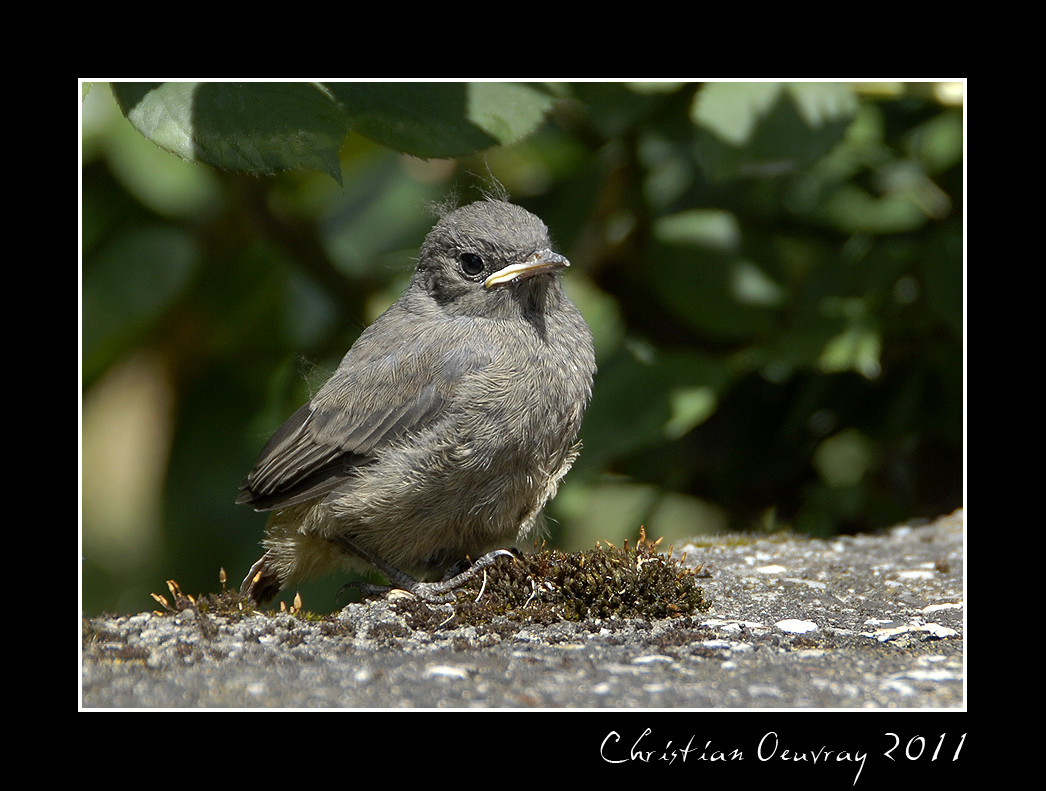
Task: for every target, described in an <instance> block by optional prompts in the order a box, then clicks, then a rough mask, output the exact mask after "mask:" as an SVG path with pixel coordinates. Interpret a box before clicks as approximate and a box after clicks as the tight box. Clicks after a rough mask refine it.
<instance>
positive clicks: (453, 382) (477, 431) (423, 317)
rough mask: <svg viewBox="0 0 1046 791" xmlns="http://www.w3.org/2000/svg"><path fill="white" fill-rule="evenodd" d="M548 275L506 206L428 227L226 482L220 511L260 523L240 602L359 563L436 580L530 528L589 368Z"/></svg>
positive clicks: (567, 450)
mask: <svg viewBox="0 0 1046 791" xmlns="http://www.w3.org/2000/svg"><path fill="white" fill-rule="evenodd" d="M565 266H568V263H567V261H566V259H565V258H563V257H562V256H560V255H558V254H556V253H554V252H552V250H551V245H550V242H549V237H548V229H547V228H546V227H545V225H544V223H542V222H541V220H539V219H538V218H537V217H535V216H534V215H533V214H531V213H530V212H528V211H526V210H525V209H522V208H520V207H519V206H515V205H513V204H510V203H505V202H503V201H497V200H486V201H480V202H477V203H473V204H470V205H468V206H465V207H463V208H460V209H457V210H456V211H453V212H452V213H450V214H447V215H446V216H444V217H443V218H442V219H441V220H440V221H439V222H438V223H437V224H436V226H435V227H434V228H433V229H432V231H431V232H430V233H429V235H428V236H427V237H426V239H425V242H424V243H423V244H422V246H421V254H420V257H419V260H418V265H417V268H416V269H415V271H414V276H413V278H412V280H411V284H410V287H409V288H408V289H407V291H406V292H405V293H404V294H403V296H402V297H401V298H400V299H399V300H398V301H397V302H396V303H395V304H394V305H393V306H392V307H390V308H389V309H388V310H387V311H386V312H385V313H383V314H382V315H381V316H380V317H378V319H377V320H376V321H375V322H374V324H372V325H371V326H370V327H368V328H367V329H366V330H365V331H364V332H363V334H362V335H360V337H359V339H358V340H357V341H356V343H355V344H354V345H353V346H352V348H351V349H349V351H348V353H347V354H346V355H345V357H344V359H343V360H342V361H341V364H340V365H339V366H338V370H337V371H335V372H334V375H333V376H332V377H331V378H330V379H329V380H328V381H327V383H326V384H325V385H324V386H323V387H322V388H321V389H320V391H319V392H318V393H317V394H316V395H315V397H314V398H313V399H312V400H311V401H310V402H309V403H308V404H306V405H305V406H303V407H302V408H301V409H299V410H298V411H297V412H295V413H294V415H292V416H291V418H290V419H289V420H288V421H287V422H286V423H285V424H284V425H283V426H282V427H280V428H279V429H278V430H277V431H276V433H275V434H274V435H273V436H272V438H271V439H270V440H269V441H268V443H267V444H266V445H265V447H264V448H263V449H262V452H261V455H260V457H259V458H258V462H257V464H256V465H255V467H254V469H253V470H252V471H251V472H250V473H249V474H248V475H247V478H246V479H245V480H244V482H243V483H242V484H241V486H240V496H239V498H238V499H237V502H238V503H247V504H250V505H252V506H254V508H255V509H256V510H259V511H272V512H273V513H272V516H271V518H270V520H269V524H268V527H267V535H266V538H265V541H264V542H263V543H264V546H265V549H266V552H265V555H264V556H263V557H262V558H261V559H260V560H259V561H258V562H257V563H255V564H254V566H253V567H252V568H251V570H250V573H249V574H248V575H247V578H246V579H245V580H244V581H243V586H242V588H241V590H242V591H243V593H244V594H245V595H246V596H248V597H250V598H251V599H252V600H254V601H255V602H257V603H259V604H261V603H265V602H267V601H269V600H270V599H272V598H273V597H274V596H275V595H276V594H277V593H279V592H280V591H282V590H285V589H287V588H291V587H293V586H295V585H297V584H298V583H300V582H301V581H302V580H304V579H307V578H310V577H314V576H318V575H320V574H324V573H328V572H331V571H335V570H338V569H345V570H348V569H357V570H360V569H365V568H367V567H369V566H370V565H376V566H378V567H379V568H380V569H382V570H383V571H384V572H385V573H386V576H390V577H393V579H392V580H391V581H392V582H393V584H394V585H397V586H400V587H406V588H409V589H414V588H415V585H414V584H413V583H414V582H415V581H414V580H413V579H412V578H411V577H410V576H407V574H402V575H400V576H399V577H397V576H396V573H395V572H396V570H397V569H398V570H401V571H402V572H407V573H409V574H412V575H417V576H418V577H422V578H432V577H436V578H438V577H439V576H441V575H442V574H443V572H444V571H446V570H447V569H448V567H450V566H452V565H453V564H454V563H456V562H458V561H461V560H462V559H464V558H465V557H466V556H467V557H469V558H472V559H476V558H478V557H479V556H480V555H481V554H482V553H484V552H487V551H488V550H490V549H493V548H495V547H500V546H504V545H505V544H511V543H513V542H517V541H522V540H523V539H525V538H526V537H527V536H528V535H530V534H531V533H532V531H533V530H534V528H535V526H536V525H537V523H538V521H539V517H540V514H541V509H542V507H543V506H544V505H545V503H546V502H547V501H548V500H549V499H550V498H551V497H552V496H553V495H554V494H555V493H556V489H557V488H558V486H559V482H560V480H561V479H562V478H563V476H564V475H565V474H566V472H567V470H569V469H570V466H571V464H573V462H574V459H575V458H576V456H577V452H578V445H576V444H575V440H576V437H577V433H578V429H579V427H580V425H581V417H582V414H583V412H584V410H585V407H586V405H587V404H588V400H589V398H590V396H591V391H592V377H593V374H594V373H595V367H596V366H595V357H594V354H593V350H592V334H591V332H590V331H589V328H588V325H587V324H585V321H584V319H583V318H582V317H581V314H580V313H579V312H578V310H577V308H576V307H575V306H574V304H573V303H572V302H571V301H570V300H569V299H568V298H567V296H566V295H565V294H564V293H563V289H562V286H561V285H560V282H559V276H558V274H557V273H556V270H558V269H560V268H562V267H565ZM388 566H391V567H393V568H392V569H391V570H390V569H388V568H387V567H388ZM424 591H425V586H420V588H419V589H418V590H417V591H416V592H420V593H424Z"/></svg>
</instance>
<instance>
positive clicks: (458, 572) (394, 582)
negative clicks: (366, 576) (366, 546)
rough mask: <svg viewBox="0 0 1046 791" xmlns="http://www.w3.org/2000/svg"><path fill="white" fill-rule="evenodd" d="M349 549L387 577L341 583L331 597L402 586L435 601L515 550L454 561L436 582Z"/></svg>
mask: <svg viewBox="0 0 1046 791" xmlns="http://www.w3.org/2000/svg"><path fill="white" fill-rule="evenodd" d="M338 543H340V544H342V546H345V545H346V543H348V542H345V541H341V540H339V542H338ZM352 551H353V552H354V553H355V554H359V555H361V556H362V557H364V559H365V560H367V561H368V562H369V563H371V564H372V565H373V566H374V567H375V568H376V569H377V570H378V571H380V572H381V573H382V574H384V575H385V577H386V578H388V580H389V584H388V585H375V584H373V583H370V582H349V583H346V584H345V585H342V586H341V588H340V589H339V590H338V595H337V596H336V597H335V601H338V600H339V599H341V596H342V594H343V593H345V591H347V590H350V589H352V588H355V589H357V590H358V591H360V593H362V594H363V595H364V596H377V595H380V594H383V593H388V592H389V591H393V590H403V591H407V592H408V593H411V594H413V595H414V596H417V597H418V598H419V599H421V600H422V601H427V602H430V603H433V604H438V603H440V602H446V601H450V600H451V599H452V598H453V593H454V591H456V590H457V589H458V588H460V587H461V586H462V585H464V584H465V583H466V582H468V581H469V580H470V579H472V578H473V577H475V576H476V575H477V574H478V573H479V572H481V571H483V570H484V569H485V568H487V567H488V566H491V565H492V564H493V563H494V562H495V561H497V559H498V558H500V557H509V558H514V557H515V554H514V553H512V552H510V551H509V550H507V549H495V550H494V551H493V552H488V553H487V554H486V555H484V556H483V557H481V558H479V559H478V560H476V561H475V562H474V563H471V564H469V563H468V561H467V560H463V561H459V562H458V563H455V564H454V565H453V566H451V567H450V568H449V569H448V570H447V574H446V576H445V577H444V578H443V579H442V580H440V581H439V582H421V581H419V580H417V579H415V578H414V577H412V576H411V575H410V574H407V573H406V572H403V571H400V570H399V569H398V568H396V567H395V566H391V565H389V564H388V563H386V562H385V561H383V560H381V559H380V558H376V557H374V556H370V555H369V554H368V555H364V554H363V553H361V552H360V551H359V550H358V549H355V548H354V549H353V550H352Z"/></svg>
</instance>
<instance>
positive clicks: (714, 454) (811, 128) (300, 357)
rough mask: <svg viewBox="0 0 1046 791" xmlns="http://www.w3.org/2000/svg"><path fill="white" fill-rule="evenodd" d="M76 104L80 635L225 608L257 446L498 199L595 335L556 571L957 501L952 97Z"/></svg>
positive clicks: (250, 534)
mask: <svg viewBox="0 0 1046 791" xmlns="http://www.w3.org/2000/svg"><path fill="white" fill-rule="evenodd" d="M110 89H112V90H110ZM84 94H85V96H84V101H83V106H82V109H81V114H82V170H81V198H82V200H81V224H82V234H81V243H82V270H81V292H80V298H81V353H82V400H83V408H82V435H81V438H82V462H83V472H82V484H83V485H82V491H83V507H82V517H83V531H82V536H83V585H84V587H83V592H84V598H83V609H84V611H85V612H87V613H96V612H99V611H101V610H111V611H117V612H137V611H140V610H142V609H146V608H148V607H149V606H151V601H152V600H151V599H150V598H149V593H150V592H153V591H156V590H159V589H161V588H162V581H163V580H165V579H169V578H171V577H176V578H177V579H178V580H179V581H180V582H181V583H182V585H183V587H184V588H185V589H186V590H190V591H193V592H196V591H201V592H208V591H213V590H214V589H215V588H216V587H217V578H218V569H219V567H220V566H224V567H225V568H226V569H227V570H228V574H229V577H230V580H234V581H236V580H239V579H240V578H241V577H242V574H243V573H245V572H246V570H247V568H248V567H249V566H250V563H251V562H252V561H253V560H254V559H255V558H256V557H257V555H258V553H259V547H258V542H259V541H260V539H261V536H262V530H263V525H264V522H265V517H264V516H263V515H260V514H256V513H254V512H252V511H250V509H247V508H243V507H237V506H234V505H233V500H234V499H235V496H236V493H237V486H238V484H239V482H240V480H241V479H242V477H243V475H244V474H245V473H246V472H247V470H248V469H250V467H251V465H252V464H253V462H254V459H255V457H256V454H257V453H258V451H259V450H260V448H261V446H262V444H263V443H264V441H265V439H266V438H267V437H268V435H269V434H270V433H271V432H272V431H273V430H274V429H275V428H276V427H277V426H278V425H279V424H280V423H281V422H282V421H283V420H284V419H285V418H286V417H288V416H289V415H290V414H291V413H292V412H293V411H294V410H295V409H296V408H297V407H298V406H300V404H301V403H303V402H304V401H305V400H306V399H307V398H308V397H309V394H310V392H313V391H315V389H316V388H317V387H318V386H319V384H321V383H322V381H323V380H324V378H325V377H326V376H327V375H328V374H329V373H330V372H331V371H333V369H334V368H335V367H336V366H337V363H338V361H339V360H340V358H341V356H342V354H344V352H345V350H346V349H347V348H348V347H349V346H350V345H351V343H352V341H353V340H354V339H355V337H356V336H357V335H358V333H359V332H360V331H361V330H362V329H363V327H364V326H366V325H367V324H368V323H369V322H371V321H372V320H373V319H374V318H375V317H376V316H377V315H378V314H379V313H380V312H381V311H382V310H383V309H384V308H385V307H387V306H388V305H389V304H390V303H391V302H392V301H393V300H394V299H395V298H396V297H397V296H398V295H399V293H401V291H402V289H403V288H404V287H405V285H406V283H407V280H408V278H409V276H410V272H411V269H412V266H413V261H414V256H415V255H416V251H417V248H418V246H419V245H420V243H421V240H422V239H423V238H424V235H425V233H426V232H427V231H428V230H429V228H430V227H431V226H432V224H433V223H434V221H435V220H434V217H433V216H432V215H431V214H430V213H429V211H428V206H429V204H430V203H431V202H434V201H440V200H443V199H445V198H446V197H447V196H448V195H456V196H457V197H458V199H459V200H460V201H461V202H468V201H471V200H476V199H479V198H480V197H481V196H482V194H483V191H484V189H487V188H489V187H490V186H491V184H492V183H493V181H494V180H496V181H497V182H500V183H501V184H502V185H504V187H505V188H506V189H507V190H508V192H509V193H510V195H511V196H512V198H513V200H515V201H516V202H517V203H520V204H521V205H523V206H526V207H527V208H528V209H530V210H531V211H533V212H535V213H536V214H538V215H539V216H540V217H541V218H542V219H544V220H545V222H546V223H547V224H548V225H549V227H550V229H551V231H552V234H553V239H554V241H555V242H556V244H557V247H558V248H559V249H560V250H561V251H562V252H563V253H565V254H566V255H567V256H568V257H569V258H570V260H571V263H572V266H571V268H570V270H569V271H568V272H567V273H566V275H565V278H564V281H565V284H566V287H567V289H568V291H569V292H570V294H571V296H572V297H573V298H574V300H575V301H576V302H577V304H578V306H579V307H580V308H581V310H582V313H584V315H585V317H586V318H587V319H588V321H589V324H590V325H591V326H592V329H593V331H594V334H595V337H596V347H597V355H598V362H599V374H598V375H597V379H596V385H595V395H594V398H593V402H592V405H591V407H590V409H589V411H588V413H587V415H586V418H585V424H584V428H583V431H582V437H583V439H584V443H585V447H584V451H583V452H582V455H581V458H580V459H579V461H578V463H577V465H576V466H575V468H574V470H573V471H572V472H571V473H570V475H569V476H567V479H566V481H565V483H564V486H563V487H562V489H561V491H560V495H559V497H558V498H557V499H556V500H555V501H554V503H553V504H552V505H551V507H550V508H549V515H550V517H551V519H550V535H551V541H552V543H554V544H555V545H557V546H560V547H561V548H563V549H567V550H571V549H578V548H590V547H591V546H593V544H594V543H595V541H596V540H597V539H605V540H609V541H610V542H613V543H614V544H617V545H620V544H621V543H622V541H623V540H624V539H625V538H633V539H634V538H635V537H636V536H637V535H638V532H639V526H640V525H641V524H643V525H646V529H647V534H648V535H650V536H651V537H652V538H657V537H659V536H665V537H666V542H665V545H667V544H668V543H670V542H672V541H675V542H677V544H678V543H680V542H681V541H682V539H684V538H686V537H688V536H691V535H694V534H696V533H701V532H714V531H719V530H751V529H761V530H776V529H781V528H792V529H795V530H797V531H802V532H806V533H810V534H814V535H830V534H834V533H845V532H857V531H869V530H874V529H876V528H879V527H884V526H887V525H891V524H894V523H897V522H899V521H904V520H907V519H910V518H914V517H933V516H937V515H939V514H941V513H945V512H949V511H951V510H953V509H954V508H956V507H958V506H959V505H960V504H961V502H962V498H963V470H964V467H963V447H964V434H965V420H964V391H965V388H964V344H963V329H964V328H963V318H964V272H963V260H964V259H963V253H964V249H963V244H964V232H963V218H962V208H963V189H964V168H963V151H964V137H963V135H964V123H963V106H962V86H961V84H960V85H954V84H952V85H949V84H932V83H917V84H907V85H899V84H857V85H851V84H846V83H830V84H813V83H810V84H798V85H793V84H777V83H758V84H749V83H709V84H703V85H698V84H676V83H672V84H666V83H637V84H622V83H606V82H601V83H579V84H541V85H537V84H533V85H531V84H509V85H506V84H498V83H469V84H464V83H426V84H406V83H380V84H363V83H331V84H324V85H319V84H296V83H280V84H263V83H249V84H232V83H228V84H171V83H160V84H130V83H122V84H116V85H113V86H107V85H103V84H98V85H94V86H91V87H90V89H89V90H85V91H84ZM114 95H115V100H114ZM121 109H122V112H121ZM168 152H171V153H173V154H175V155H176V156H172V155H171V153H168ZM404 152H405V153H404ZM410 155H414V156H410ZM417 157H422V158H429V159H427V160H426V159H422V158H417ZM438 157H457V158H456V159H438ZM270 174H275V175H270ZM343 582H344V580H333V579H332V580H328V581H325V582H323V583H318V584H317V585H316V586H315V587H314V588H303V593H304V595H305V597H306V601H307V604H308V606H309V607H310V609H315V610H324V609H329V608H332V607H333V602H334V591H335V590H336V589H337V588H338V587H339V586H340V585H341V584H342V583H343ZM230 584H238V583H230ZM310 597H311V598H310Z"/></svg>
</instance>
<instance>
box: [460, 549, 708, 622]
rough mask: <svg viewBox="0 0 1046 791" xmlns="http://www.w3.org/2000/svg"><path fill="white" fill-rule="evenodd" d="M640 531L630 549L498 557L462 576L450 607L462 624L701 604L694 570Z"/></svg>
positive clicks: (639, 614)
mask: <svg viewBox="0 0 1046 791" xmlns="http://www.w3.org/2000/svg"><path fill="white" fill-rule="evenodd" d="M659 543H660V540H658V541H653V542H652V541H647V540H646V536H645V534H644V533H643V532H642V531H641V532H640V537H639V541H638V542H637V543H636V545H635V546H634V547H630V546H629V544H628V542H627V541H626V542H625V545H624V547H622V548H618V547H615V546H613V545H612V544H609V543H607V544H605V545H603V546H601V545H599V544H597V545H596V547H595V549H592V550H588V551H584V552H570V553H567V552H561V551H559V550H543V551H541V552H538V553H535V554H532V555H520V556H518V557H517V558H515V560H514V561H501V562H498V563H496V564H495V565H494V566H492V567H490V568H488V569H486V578H485V579H484V575H482V574H480V575H477V578H475V579H473V580H471V581H469V583H468V584H467V585H465V586H463V587H462V589H461V590H460V591H459V592H458V594H457V600H456V603H455V609H456V610H457V611H458V614H459V615H460V616H462V619H463V620H464V621H465V622H471V623H475V622H477V621H482V620H484V619H485V618H489V617H492V616H496V615H515V616H516V617H523V618H529V619H531V620H534V621H536V622H540V623H549V622H554V621H557V620H570V621H579V620H582V619H587V618H646V619H660V618H672V617H676V616H682V615H690V614H692V613H693V612H695V611H696V610H704V609H707V608H708V607H709V603H708V602H706V601H705V598H704V592H703V591H702V589H701V588H700V587H699V586H698V585H697V578H698V574H699V570H698V569H692V568H686V567H685V566H683V565H682V563H681V562H680V561H679V560H678V559H675V558H673V557H671V556H670V555H663V554H661V553H659V552H658V551H657V545H658V544H659Z"/></svg>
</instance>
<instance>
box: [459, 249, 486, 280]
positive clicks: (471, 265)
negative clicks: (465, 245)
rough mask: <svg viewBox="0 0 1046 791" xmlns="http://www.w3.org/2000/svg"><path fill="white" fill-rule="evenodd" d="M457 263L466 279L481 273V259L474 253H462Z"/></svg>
mask: <svg viewBox="0 0 1046 791" xmlns="http://www.w3.org/2000/svg"><path fill="white" fill-rule="evenodd" d="M458 263H460V264H461V271H462V272H464V273H465V274H466V275H467V276H468V277H475V276H476V275H478V274H479V273H480V272H482V271H483V259H482V258H480V257H479V256H478V255H476V254H475V253H462V254H461V255H460V256H459V257H458Z"/></svg>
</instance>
